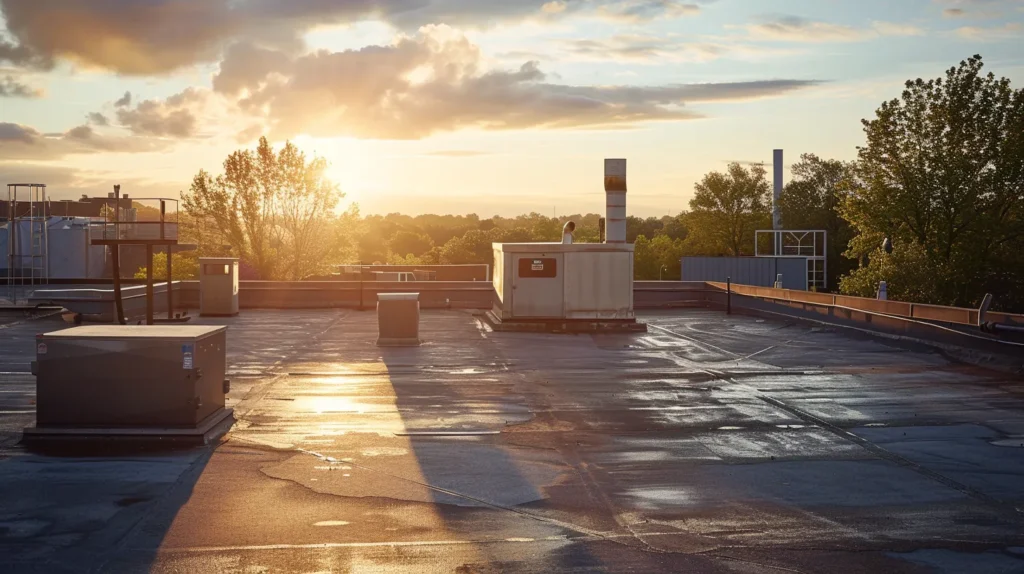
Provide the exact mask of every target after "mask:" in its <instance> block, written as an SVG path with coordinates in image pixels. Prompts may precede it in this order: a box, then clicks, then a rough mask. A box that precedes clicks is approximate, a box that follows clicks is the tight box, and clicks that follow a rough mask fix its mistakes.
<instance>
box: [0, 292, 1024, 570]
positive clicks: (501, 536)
mask: <svg viewBox="0 0 1024 574" xmlns="http://www.w3.org/2000/svg"><path fill="white" fill-rule="evenodd" d="M641 319H642V320H644V321H646V322H648V323H649V325H650V332H649V333H647V334H635V335H600V336H591V335H575V336H574V335H543V334H524V333H495V332H491V331H489V330H488V329H487V328H486V327H485V326H484V325H483V324H482V323H481V322H480V321H478V320H477V319H476V318H475V317H474V316H473V315H472V314H469V313H464V312H455V311H452V312H426V313H424V315H423V318H422V326H421V335H422V337H423V339H425V341H426V343H425V344H424V345H423V346H421V347H418V348H402V349H381V348H378V347H376V346H375V344H374V341H375V339H376V335H377V325H376V316H375V314H374V313H372V312H362V313H360V312H355V311H328V310H310V311H243V312H242V314H241V315H240V316H238V317H235V318H230V319H199V320H196V323H197V324H208V325H221V324H223V325H229V326H230V329H229V330H228V335H227V336H228V341H229V344H228V345H229V347H228V362H229V376H230V377H231V379H232V385H231V393H230V395H229V406H232V407H234V409H235V413H236V416H237V418H238V422H237V423H236V424H235V426H234V428H233V430H232V432H231V433H230V434H229V435H228V436H227V437H226V438H225V439H224V440H223V441H222V442H221V443H219V444H218V445H215V446H212V447H205V448H194V449H189V450H182V451H175V452H163V453H155V452H130V453H120V454H114V453H109V452H108V453H106V454H103V453H97V452H90V453H85V452H74V453H65V454H64V455H63V456H57V455H52V454H51V455H42V454H32V453H29V452H26V451H25V450H24V449H23V448H22V447H21V446H20V445H19V440H20V438H21V429H22V428H23V427H25V426H28V425H31V424H33V421H34V388H35V387H34V378H33V377H32V376H31V375H29V363H30V361H31V360H32V359H33V353H34V337H35V335H36V334H37V333H40V332H46V331H51V330H53V329H55V328H60V327H62V326H63V323H62V322H61V321H60V317H59V315H56V316H51V317H28V316H22V315H12V314H8V315H4V316H2V317H0V372H2V373H0V571H2V572H5V573H10V572H19V573H20V572H102V573H116V572H147V571H151V572H158V573H163V572H167V573H170V572H189V573H194V572H238V573H255V572H388V573H405V572H408V573H414V572H415V573H420V572H457V573H464V574H465V573H478V572H639V573H656V572H729V573H751V572H769V573H774V572H865V573H868V572H870V573H878V572H915V573H917V572H950V573H953V572H956V573H962V572H983V573H996V572H998V573H1004V572H1024V513H1022V509H1024V382H1022V381H1021V380H1020V379H1019V378H1014V377H1012V376H1010V375H1005V374H999V373H995V372H991V371H986V370H981V369H978V368H974V367H968V366H964V365H961V364H956V363H953V362H951V361H949V360H947V359H945V358H944V357H943V356H942V355H941V354H938V353H937V352H935V351H933V350H929V349H923V348H922V349H917V348H910V347H906V346H895V344H894V343H891V342H889V341H887V340H885V339H878V338H869V337H862V336H857V337H855V336H852V335H848V334H846V332H843V331H832V330H829V329H822V328H811V327H808V326H805V325H801V324H795V323H785V322H776V321H771V320H760V319H754V318H751V317H742V316H726V315H724V314H722V313H719V312H715V311H707V310H684V311H677V312H672V313H667V314H647V315H643V314H642V315H641ZM141 383H143V382H142V381H140V384H141Z"/></svg>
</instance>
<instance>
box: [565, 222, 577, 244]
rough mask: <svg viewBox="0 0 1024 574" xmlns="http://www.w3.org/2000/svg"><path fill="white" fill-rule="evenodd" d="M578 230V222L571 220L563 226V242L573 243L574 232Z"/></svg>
mask: <svg viewBox="0 0 1024 574" xmlns="http://www.w3.org/2000/svg"><path fill="white" fill-rule="evenodd" d="M574 231H576V223H574V222H572V221H570V222H568V223H566V224H565V227H563V228H562V244H563V245H572V239H573V235H572V234H573V232H574Z"/></svg>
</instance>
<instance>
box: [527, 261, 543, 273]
mask: <svg viewBox="0 0 1024 574" xmlns="http://www.w3.org/2000/svg"><path fill="white" fill-rule="evenodd" d="M543 270H544V262H543V261H541V260H540V259H534V260H533V264H532V265H530V271H543Z"/></svg>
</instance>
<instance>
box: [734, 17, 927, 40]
mask: <svg viewBox="0 0 1024 574" xmlns="http://www.w3.org/2000/svg"><path fill="white" fill-rule="evenodd" d="M745 28H746V29H747V30H748V32H749V33H750V35H751V36H753V37H755V38H760V39H765V40H780V41H786V42H860V41H863V40H869V39H871V38H877V37H878V36H920V35H923V34H924V33H925V32H924V30H922V29H921V28H918V27H916V26H912V25H909V24H897V23H893V22H874V23H872V25H871V27H870V28H854V27H852V26H844V25H841V24H832V23H829V22H819V21H815V20H808V19H806V18H801V17H799V16H778V17H774V18H769V19H765V20H763V21H762V22H759V23H756V24H751V25H748V26H745Z"/></svg>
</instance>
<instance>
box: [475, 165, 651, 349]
mask: <svg viewBox="0 0 1024 574" xmlns="http://www.w3.org/2000/svg"><path fill="white" fill-rule="evenodd" d="M604 181H605V194H606V199H607V201H606V207H607V212H606V219H607V239H606V242H605V243H564V242H563V243H495V244H494V279H493V283H494V290H495V293H496V296H497V300H496V302H495V306H494V310H493V311H492V313H491V319H492V322H495V323H501V324H502V326H505V325H514V324H515V323H516V322H520V323H521V324H532V325H534V326H539V327H540V328H542V329H544V328H545V325H546V326H547V327H549V328H550V329H552V330H588V331H589V330H608V329H614V328H616V327H622V326H625V327H626V329H627V330H645V327H644V326H643V325H642V324H638V323H636V314H635V312H634V309H633V252H634V246H633V245H632V244H629V243H626V160H624V159H608V160H605V179H604Z"/></svg>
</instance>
